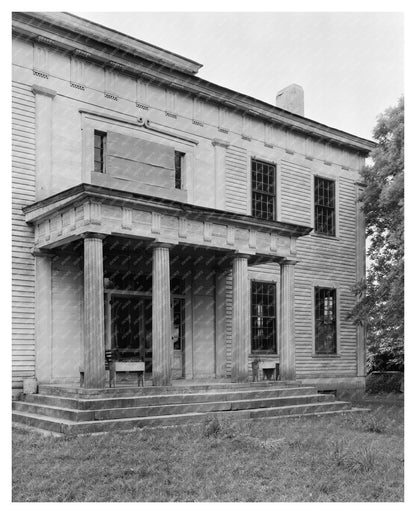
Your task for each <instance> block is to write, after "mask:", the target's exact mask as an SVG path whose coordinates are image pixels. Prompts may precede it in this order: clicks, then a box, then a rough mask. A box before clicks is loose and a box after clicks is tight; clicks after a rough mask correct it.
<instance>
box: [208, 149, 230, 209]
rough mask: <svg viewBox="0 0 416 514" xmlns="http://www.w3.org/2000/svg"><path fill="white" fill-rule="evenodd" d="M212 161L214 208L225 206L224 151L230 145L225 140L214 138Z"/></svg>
mask: <svg viewBox="0 0 416 514" xmlns="http://www.w3.org/2000/svg"><path fill="white" fill-rule="evenodd" d="M212 145H213V146H214V153H215V155H214V163H215V208H216V209H224V208H225V152H226V148H227V147H228V146H229V145H230V143H228V142H227V141H222V140H220V139H214V140H213V141H212Z"/></svg>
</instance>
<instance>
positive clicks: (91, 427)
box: [12, 401, 352, 435]
mask: <svg viewBox="0 0 416 514" xmlns="http://www.w3.org/2000/svg"><path fill="white" fill-rule="evenodd" d="M348 411H352V410H351V407H350V404H349V403H348V402H340V401H332V402H316V403H309V404H299V405H287V406H280V407H267V408H258V409H249V410H236V411H234V410H231V411H223V412H218V413H216V414H215V415H216V417H217V418H218V419H246V420H250V419H253V420H254V419H261V418H273V417H276V418H277V417H281V416H302V415H306V414H315V415H316V414H329V413H338V412H348ZM212 415H213V413H212V412H210V413H206V412H197V413H186V414H173V415H165V416H148V417H134V418H123V419H117V420H98V421H97V420H95V421H83V422H74V421H71V420H57V419H56V418H53V417H50V416H45V415H40V414H32V413H27V412H25V413H23V412H17V411H14V412H12V420H13V421H14V422H17V423H23V424H26V425H30V426H33V427H36V428H40V429H43V430H48V431H52V432H60V433H63V434H68V435H71V434H72V435H76V434H83V433H99V432H111V431H115V430H117V431H118V430H133V429H136V428H143V427H155V426H174V425H181V424H185V423H202V422H204V420H206V419H208V418H209V417H212Z"/></svg>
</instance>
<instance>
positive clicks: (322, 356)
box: [311, 353, 341, 359]
mask: <svg viewBox="0 0 416 514" xmlns="http://www.w3.org/2000/svg"><path fill="white" fill-rule="evenodd" d="M311 357H312V359H340V358H341V355H340V354H339V353H334V354H325V353H313V354H312V355H311Z"/></svg>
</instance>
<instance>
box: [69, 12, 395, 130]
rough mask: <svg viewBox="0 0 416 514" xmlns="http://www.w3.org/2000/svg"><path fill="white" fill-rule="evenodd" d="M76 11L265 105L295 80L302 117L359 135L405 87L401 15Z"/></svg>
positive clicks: (393, 101)
mask: <svg viewBox="0 0 416 514" xmlns="http://www.w3.org/2000/svg"><path fill="white" fill-rule="evenodd" d="M74 14H76V15H78V16H82V17H84V18H87V19H89V20H92V21H95V22H97V23H100V24H102V25H105V26H107V27H110V28H114V29H116V30H119V31H121V32H123V33H125V34H129V35H131V36H133V37H136V38H138V39H141V40H143V41H147V42H149V43H152V44H154V45H157V46H160V47H161V48H165V49H167V50H170V51H172V52H175V53H178V54H180V55H183V56H184V57H188V58H190V59H193V60H195V61H197V62H199V63H200V64H202V65H203V67H202V68H201V70H200V71H199V73H198V76H200V77H202V78H204V79H207V80H209V81H211V82H214V83H217V84H221V85H223V86H225V87H228V88H230V89H233V90H235V91H239V92H241V93H245V94H248V95H250V96H253V97H255V98H259V99H260V100H263V101H265V102H268V103H271V104H274V103H275V97H276V93H277V91H279V90H280V89H282V88H283V87H285V86H287V85H289V84H292V83H297V84H300V85H301V86H302V87H303V88H304V91H305V116H306V117H308V118H311V119H314V120H316V121H319V122H321V123H324V124H326V125H329V126H332V127H336V128H339V129H341V130H345V131H347V132H351V133H353V134H356V135H358V136H362V137H367V138H371V137H372V130H373V127H374V125H375V122H376V117H377V115H378V114H380V113H381V112H382V111H384V110H385V109H386V108H387V107H389V106H391V105H393V104H395V103H396V101H397V99H398V98H399V96H400V95H401V94H403V92H404V91H403V89H404V86H403V46H404V44H403V15H402V14H401V13H388V12H387V13H375V12H368V13H361V12H360V13H339V12H334V13H318V12H312V13H287V12H282V13H279V12H271V13H236V12H233V13H201V12H196V13H190V12H186V13H178V12H173V13H163V12H157V13H148V12H133V13H127V12H122V13H114V12H111V13H110V12H94V13H92V12H74Z"/></svg>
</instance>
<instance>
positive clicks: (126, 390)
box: [38, 380, 301, 399]
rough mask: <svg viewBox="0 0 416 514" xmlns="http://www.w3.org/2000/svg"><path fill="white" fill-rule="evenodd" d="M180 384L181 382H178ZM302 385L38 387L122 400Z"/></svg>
mask: <svg viewBox="0 0 416 514" xmlns="http://www.w3.org/2000/svg"><path fill="white" fill-rule="evenodd" d="M178 382H180V381H178ZM300 385H301V384H300V383H299V382H295V381H290V382H284V381H280V380H278V381H275V380H270V381H266V380H263V381H260V382H244V383H232V382H210V383H200V384H198V383H187V382H183V384H182V385H181V384H180V383H177V384H174V385H171V386H150V385H149V386H145V387H137V386H135V387H133V386H130V385H126V386H120V387H115V388H109V387H107V388H105V389H84V388H82V387H78V386H67V385H65V386H59V385H51V384H40V385H39V387H38V392H39V394H44V395H49V396H63V397H66V398H85V399H88V398H91V399H92V398H105V397H108V398H116V397H117V398H122V397H126V396H137V395H140V396H147V395H150V396H153V395H159V394H176V393H178V394H187V393H196V392H203V391H205V392H208V391H209V392H219V391H223V390H228V391H235V390H238V391H246V390H247V389H268V388H273V387H276V386H277V387H293V386H294V387H297V386H300Z"/></svg>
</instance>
